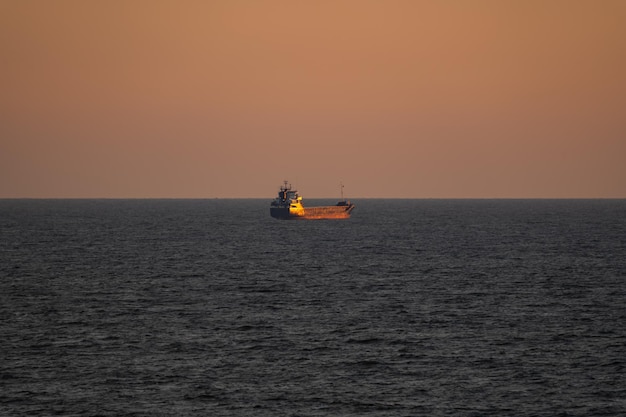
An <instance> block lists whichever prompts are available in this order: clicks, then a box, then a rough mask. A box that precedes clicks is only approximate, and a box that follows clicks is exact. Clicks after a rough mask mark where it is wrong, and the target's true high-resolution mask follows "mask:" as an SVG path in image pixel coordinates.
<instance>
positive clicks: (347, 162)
mask: <svg viewBox="0 0 626 417" xmlns="http://www.w3.org/2000/svg"><path fill="white" fill-rule="evenodd" d="M0 58H1V64H0V198H13V197H60V198H65V197H119V198H135V197H137V198H144V197H148V198H152V197H172V198H179V197H191V198H205V197H208V198H213V197H224V198H226V197H255V198H256V197H264V198H268V199H269V198H272V197H273V196H274V194H275V193H276V191H277V190H278V187H279V186H280V185H281V184H282V181H283V180H284V179H287V180H289V181H290V182H291V183H292V184H293V185H294V186H296V187H298V189H299V191H300V192H301V193H302V194H303V195H304V197H305V198H316V197H338V196H339V193H340V188H339V184H340V182H342V183H343V184H344V185H345V189H344V190H345V193H346V196H347V197H349V198H358V197H363V198H365V197H401V198H431V197H432V198H455V197H458V198H493V197H495V198H500V197H502V198H509V197H512V198H516V197H520V198H526V197H539V198H569V197H572V198H580V197H590V198H596V197H618V198H624V197H626V1H622V0H602V1H593V0H589V1H578V0H563V1H561V0H546V1H544V0H541V1H537V0H520V1H515V0H512V1H495V0H494V1H487V0H484V1H483V0H475V1H434V0H433V1H428V0H422V1H402V0H390V1H374V0H354V1H341V0H334V1H287V0H286V1H264V0H260V1H236V0H224V1H184V0H183V1H134V0H128V1H126V0H125V1H121V0H112V1H78V0H77V1H65V0H56V1H34V0H23V1H18V0H0Z"/></svg>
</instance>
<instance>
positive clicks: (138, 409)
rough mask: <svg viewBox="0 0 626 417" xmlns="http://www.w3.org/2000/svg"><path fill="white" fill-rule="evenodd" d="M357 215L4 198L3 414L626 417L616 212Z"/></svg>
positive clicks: (443, 210) (624, 267)
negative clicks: (324, 217) (318, 217)
mask: <svg viewBox="0 0 626 417" xmlns="http://www.w3.org/2000/svg"><path fill="white" fill-rule="evenodd" d="M308 203H309V204H312V203H315V202H312V201H308ZM318 203H321V201H318ZM355 203H356V205H357V208H356V209H355V211H354V212H353V216H352V218H351V219H350V220H345V221H337V220H335V221H300V222H298V221H294V222H290V221H279V220H274V219H272V218H271V217H270V216H269V200H267V201H266V200H0V320H1V321H0V355H1V358H0V359H1V362H0V415H7V416H9V415H28V416H37V415H64V416H83V415H84V416H96V415H98V416H118V415H131V416H132V415H135V416H155V415H156V416H172V415H189V416H209V415H211V416H438V415H454V416H457V415H458V416H483V415H493V416H500V415H515V416H557V415H562V416H590V415H607V416H617V415H626V376H625V375H626V369H625V366H626V325H625V323H626V201H624V200H519V201H516V200H390V201H388V200H357V201H355Z"/></svg>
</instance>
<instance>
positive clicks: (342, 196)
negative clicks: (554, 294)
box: [339, 182, 343, 201]
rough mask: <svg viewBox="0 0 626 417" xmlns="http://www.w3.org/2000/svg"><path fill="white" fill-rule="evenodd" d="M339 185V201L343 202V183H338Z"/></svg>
mask: <svg viewBox="0 0 626 417" xmlns="http://www.w3.org/2000/svg"><path fill="white" fill-rule="evenodd" d="M339 185H341V201H343V183H342V182H339Z"/></svg>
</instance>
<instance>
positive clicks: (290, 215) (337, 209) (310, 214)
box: [270, 204, 354, 220]
mask: <svg viewBox="0 0 626 417" xmlns="http://www.w3.org/2000/svg"><path fill="white" fill-rule="evenodd" d="M353 209H354V204H348V205H340V206H323V207H305V208H304V210H302V211H299V212H290V211H289V207H270V215H271V216H272V217H274V218H277V219H282V220H324V219H348V218H350V213H351V212H352V210H353Z"/></svg>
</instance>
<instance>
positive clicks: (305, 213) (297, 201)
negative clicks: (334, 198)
mask: <svg viewBox="0 0 626 417" xmlns="http://www.w3.org/2000/svg"><path fill="white" fill-rule="evenodd" d="M352 210H354V204H352V203H351V202H349V201H347V200H344V199H343V184H342V185H341V201H339V202H338V203H337V204H335V205H334V206H321V207H304V204H302V196H300V195H299V194H298V191H296V190H294V189H292V188H291V184H289V185H288V183H287V181H285V183H284V185H282V186H281V187H280V190H279V191H278V196H277V197H276V198H275V199H274V200H273V201H272V203H271V205H270V215H271V216H272V217H274V218H276V219H281V220H321V219H348V218H350V213H351V212H352Z"/></svg>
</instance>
